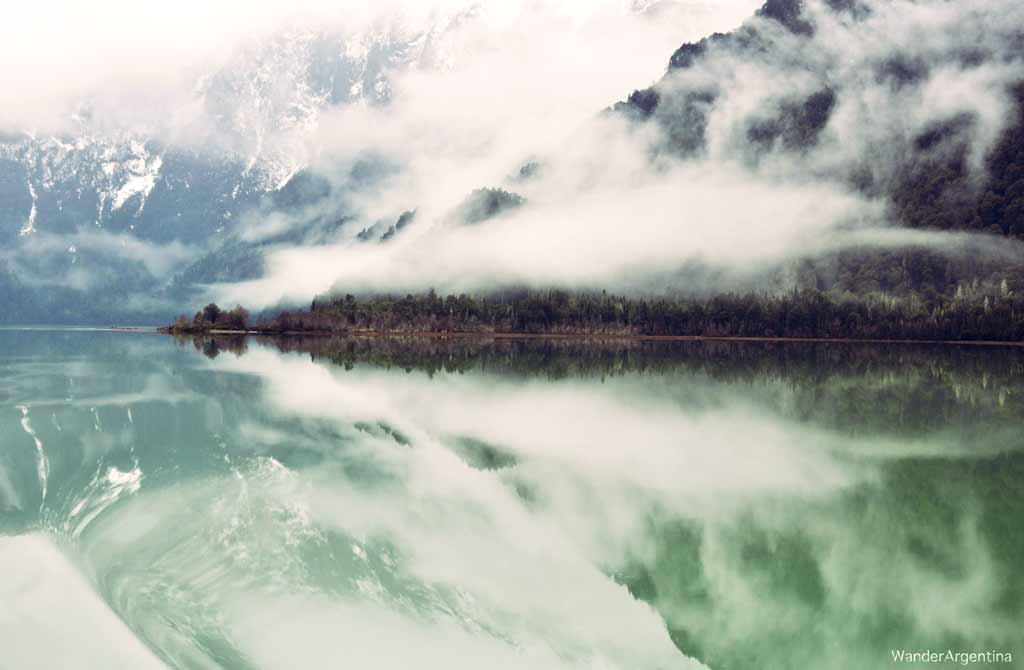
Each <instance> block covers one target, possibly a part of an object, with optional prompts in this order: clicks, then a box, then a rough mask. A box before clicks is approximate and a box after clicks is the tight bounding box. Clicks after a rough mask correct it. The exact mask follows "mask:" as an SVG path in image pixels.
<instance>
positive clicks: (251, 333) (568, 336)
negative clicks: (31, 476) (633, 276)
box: [107, 328, 1024, 347]
mask: <svg viewBox="0 0 1024 670" xmlns="http://www.w3.org/2000/svg"><path fill="white" fill-rule="evenodd" d="M107 330H148V329H145V328H135V329H130V328H109V329H107ZM156 331H157V332H160V333H166V334H169V335H187V336H193V337H195V336H216V335H241V336H243V337H299V336H305V337H341V338H345V337H353V338H355V337H358V338H388V337H418V338H432V339H492V340H609V341H615V340H621V341H624V342H630V341H632V342H751V343H756V342H762V343H779V344H785V343H804V344H911V345H922V344H935V345H940V344H941V345H946V346H949V345H961V346H964V345H966V346H975V347H1024V342H1013V341H999V340H914V339H910V340H896V339H860V338H827V337H753V336H749V337H740V336H715V335H615V334H597V333H479V332H434V331H401V330H387V331H380V330H350V331H344V332H336V331H317V330H289V331H265V330H220V329H216V328H214V329H210V330H204V331H192V332H180V331H179V332H175V331H173V330H170V329H168V328H157V329H156Z"/></svg>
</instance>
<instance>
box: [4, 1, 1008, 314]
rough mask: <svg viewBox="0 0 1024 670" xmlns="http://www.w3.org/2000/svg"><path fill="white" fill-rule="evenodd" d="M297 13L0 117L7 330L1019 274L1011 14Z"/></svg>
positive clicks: (885, 285) (864, 6) (929, 287)
mask: <svg viewBox="0 0 1024 670" xmlns="http://www.w3.org/2000/svg"><path fill="white" fill-rule="evenodd" d="M315 4H316V3H314V5H315ZM305 9H307V10H310V11H309V12H308V16H306V18H305V19H303V20H299V19H296V18H295V17H280V16H271V15H268V16H266V17H262V15H261V17H262V18H264V19H265V21H264V22H263V23H262V24H261V25H265V26H266V29H265V30H262V31H257V33H256V34H257V36H256V37H254V38H251V39H238V38H233V39H231V40H228V39H226V37H225V39H223V40H222V41H223V42H224V44H223V45H220V48H218V49H216V50H211V51H209V52H207V53H208V55H207V56H205V57H204V58H205V60H201V61H197V62H188V63H184V64H182V65H181V67H180V68H177V69H176V70H174V74H173V75H166V76H162V77H160V78H159V83H160V86H159V87H156V86H153V87H152V88H150V87H147V86H144V85H134V84H133V85H126V84H124V82H131V81H135V80H134V79H132V77H133V76H135V75H131V73H130V72H129V71H128V70H126V69H123V68H122V69H118V68H116V67H111V72H112V73H113V74H111V76H110V77H109V78H108V80H103V81H100V80H99V79H96V81H92V80H90V82H89V83H90V85H93V90H94V91H95V92H98V93H93V94H92V95H91V96H90V95H85V94H83V95H81V96H79V97H77V98H75V99H74V100H63V101H61V102H60V104H56V103H54V104H49V103H51V102H52V101H53V94H52V92H50V91H46V90H35V89H32V90H30V93H31V94H32V95H31V96H30V99H31V100H33V101H39V100H42V101H46V102H47V104H45V105H44V104H39V105H38V106H36V107H35V108H34V109H33V113H34V114H35V115H36V116H35V118H36V119H37V121H38V127H37V128H35V129H33V128H32V124H31V123H28V124H26V119H24V118H14V116H13V115H10V113H7V115H10V116H11V118H8V117H7V116H5V117H3V118H2V119H0V121H2V122H3V124H4V126H5V129H4V131H3V135H2V136H0V236H3V238H4V240H5V245H4V251H3V252H0V302H2V304H3V305H4V306H5V307H6V309H5V310H3V311H4V316H3V320H6V321H8V322H32V321H37V322H42V321H46V322H62V321H63V322H70V321H94V322H95V321H99V322H103V321H113V320H119V321H146V320H149V321H152V320H159V319H163V318H165V317H166V316H168V315H170V314H172V313H175V312H178V311H186V310H189V309H191V308H192V307H193V306H194V303H195V302H196V301H198V300H200V299H207V298H214V299H218V300H222V301H226V302H242V303H244V304H246V305H250V306H253V307H256V308H263V307H270V306H273V305H275V304H279V303H281V302H299V303H304V302H306V301H308V300H309V299H310V298H312V297H313V296H314V295H316V294H319V293H323V292H326V291H329V290H332V289H333V290H343V291H383V290H387V291H402V292H406V291H416V290H423V289H426V288H428V287H434V288H436V289H437V290H439V291H461V290H470V289H478V288H487V287H491V286H495V285H517V286H518V285H529V286H537V287H543V286H552V285H553V286H559V287H567V288H585V289H590V288H594V289H603V288H611V289H615V290H625V291H645V292H649V291H653V292H664V291H675V290H687V291H698V292H705V293H706V292H716V291H725V290H747V289H749V288H750V287H756V288H758V289H759V290H788V289H790V288H792V287H793V286H796V285H801V284H802V283H803V284H806V283H808V282H810V283H811V284H812V285H815V286H817V287H819V288H824V289H827V290H842V291H851V292H853V293H855V294H858V295H863V294H867V293H877V292H883V293H885V292H889V293H906V292H908V291H911V292H922V291H923V292H927V291H932V292H937V293H939V294H946V293H950V292H952V291H954V290H955V289H956V288H957V287H958V286H959V284H960V283H961V282H964V281H966V282H970V281H972V280H977V281H979V282H981V283H982V284H983V285H984V284H985V283H986V282H988V283H991V282H996V283H998V282H999V281H1001V280H1008V281H1009V282H1010V284H1011V287H1010V288H1016V284H1015V282H1017V281H1018V280H1019V279H1020V278H1018V277H1017V274H1019V267H1020V260H1021V256H1020V251H1019V249H1018V242H1017V241H1016V238H1018V237H1019V236H1020V235H1021V234H1024V218H1022V217H1024V205H1022V203H1021V197H1022V195H1024V188H1022V187H1021V183H1022V182H1021V178H1022V166H1024V158H1022V155H1021V149H1020V146H1021V144H1022V142H1021V127H1022V126H1024V124H1022V123H1021V105H1020V102H1021V99H1022V98H1024V93H1022V92H1024V89H1022V88H1021V82H1022V81H1024V69H1022V67H1021V54H1022V49H1021V46H1022V45H1024V31H1022V29H1021V28H1020V26H1021V25H1024V9H1022V8H1021V7H1020V6H1019V5H1018V3H1015V2H1012V1H1010V0H985V1H984V2H978V3H970V5H967V4H965V3H956V4H953V3H946V2H939V1H937V0H936V1H929V2H909V1H907V0H894V1H892V2H868V1H863V2H862V1H859V0H827V1H826V0H807V1H806V2H799V1H798V0H770V1H769V2H768V3H766V4H765V5H764V6H762V7H760V8H759V9H758V3H757V2H756V1H755V2H743V1H741V0H736V1H734V2H727V3H721V4H711V3H688V2H647V3H640V2H632V3H613V2H608V3H589V6H588V7H586V8H583V7H582V6H579V7H577V6H574V4H573V3H568V2H561V3H558V2H541V3H522V5H515V6H514V7H513V6H512V5H507V4H504V5H501V6H499V5H498V4H497V3H486V2H484V3H475V4H472V5H464V6H463V5H461V3H452V4H451V6H446V7H439V8H438V9H437V11H434V12H423V15H421V16H416V17H412V16H407V15H402V14H399V13H398V11H397V10H396V9H394V8H390V9H387V10H386V11H384V10H382V11H381V12H379V13H371V12H367V11H366V10H365V8H362V11H357V10H359V9H360V8H358V7H356V6H353V7H345V8H342V9H341V10H338V11H337V12H336V13H334V14H331V13H329V12H328V11H327V9H326V8H321V7H314V6H313V5H311V6H310V7H306V8H305ZM313 10H315V11H313ZM356 17H358V20H357V18H356ZM742 17H747V18H746V20H745V21H744V22H743V25H742V27H740V28H737V27H736V26H737V25H739V23H740V22H741V20H742ZM285 19H287V20H285ZM346 21H347V25H346ZM716 30H717V31H722V32H720V33H715V34H714V35H711V33H713V32H714V31H716ZM726 31H729V32H726ZM236 32H237V29H236ZM213 34H215V33H212V32H211V35H213ZM216 34H220V35H223V36H226V35H228V34H229V33H227V32H224V33H216ZM705 36H707V37H706V38H705V39H701V38H702V37H705ZM197 39H198V38H197ZM207 39H208V41H210V42H216V40H213V39H209V37H207ZM684 42H685V44H684V45H683V46H682V47H680V46H679V45H680V44H683V43H684ZM666 65H667V66H668V67H667V70H666V68H665V66H666ZM97 67H101V66H99V65H98V66H97ZM140 67H143V68H144V66H140ZM152 67H154V68H155V66H152ZM126 73H127V74H126ZM65 74H68V73H65ZM115 75H116V76H115ZM129 75H131V76H129ZM97 82H98V83H97ZM111 82H121V84H122V86H121V88H117V87H116V86H114V84H112V83H111ZM168 82H172V83H168ZM652 82H653V83H652ZM648 84H651V85H649V86H648ZM152 89H159V90H152ZM634 89H635V92H634V93H632V94H631V95H630V94H628V92H629V91H630V90H634ZM112 91H115V92H112ZM616 99H619V100H624V102H622V103H619V104H615V100H616ZM61 105H63V106H61ZM29 108H31V106H30V107H29ZM605 108H607V109H606V111H604V112H602V111H601V110H602V109H605ZM54 109H63V110H66V113H61V114H56V113H54V112H53V110H54ZM1007 238H1010V240H1011V241H1009V242H1007ZM865 259H867V260H865ZM901 272H902V274H900V273H901ZM1015 273H1017V274H1015ZM1021 288H1022V289H1024V284H1022V285H1021ZM1007 290H1010V289H1007Z"/></svg>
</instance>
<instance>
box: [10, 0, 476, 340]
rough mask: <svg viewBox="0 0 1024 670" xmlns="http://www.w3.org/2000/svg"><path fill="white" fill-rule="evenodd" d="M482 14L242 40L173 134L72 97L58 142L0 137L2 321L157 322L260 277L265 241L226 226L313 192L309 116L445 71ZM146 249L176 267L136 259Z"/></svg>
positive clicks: (206, 77) (383, 101) (312, 121)
mask: <svg viewBox="0 0 1024 670" xmlns="http://www.w3.org/2000/svg"><path fill="white" fill-rule="evenodd" d="M479 5H480V3H476V4H474V5H470V6H469V8H468V9H464V10H462V11H458V12H450V13H448V14H439V15H435V16H433V17H432V19H433V20H432V22H431V23H429V24H426V25H409V24H407V23H406V22H404V21H403V19H402V17H386V18H383V19H381V20H379V21H377V22H376V23H374V24H373V25H371V26H370V27H368V28H367V29H366V30H364V31H362V32H356V33H346V32H337V31H327V30H309V29H302V30H299V29H285V30H282V31H281V32H279V33H278V34H275V35H273V36H272V37H271V38H270V39H267V40H263V41H259V42H255V43H250V44H247V45H245V46H244V48H242V49H240V50H239V51H238V52H237V53H235V54H234V55H233V56H232V57H231V58H230V59H229V60H228V61H227V62H226V63H225V64H223V65H222V66H221V67H219V69H217V70H215V71H212V72H208V73H203V74H201V75H199V76H197V77H196V82H195V88H194V91H193V95H192V96H191V98H190V99H189V100H188V101H187V102H188V105H189V114H190V116H189V118H188V120H187V122H185V124H184V125H181V126H168V127H160V128H148V129H144V130H125V129H122V128H119V127H117V126H114V127H113V128H111V124H110V123H108V122H107V120H106V119H103V118H95V116H94V114H93V112H92V110H91V108H90V105H89V103H88V101H84V102H83V103H82V104H81V105H80V106H79V107H78V108H77V109H75V110H74V111H73V113H71V114H70V115H69V117H70V118H69V123H68V125H67V127H66V128H65V129H64V130H62V131H61V132H59V133H56V134H39V133H36V132H33V131H31V130H24V131H20V132H13V133H12V132H7V133H4V134H0V243H2V248H3V249H4V251H3V252H0V300H2V305H3V307H4V309H3V310H0V322H8V323H11V322H13V323H33V322H46V323H53V322H58V323H79V322H87V323H107V322H111V321H120V322H129V323H138V322H154V321H160V320H163V319H164V318H166V315H167V314H168V313H170V311H173V310H176V309H178V308H179V307H180V306H181V305H182V304H187V302H188V296H190V295H191V294H192V292H193V290H194V287H195V286H199V285H202V284H205V283H208V282H212V281H232V280H240V279H246V278H251V277H252V276H254V275H258V274H259V273H260V272H261V270H262V256H261V253H260V251H259V248H260V247H261V246H264V245H265V244H267V243H273V242H274V241H275V240H274V239H273V238H272V237H271V238H269V239H268V238H264V239H261V240H259V241H258V242H253V241H251V240H247V239H245V235H243V234H242V233H244V224H239V220H240V219H243V218H244V217H245V215H246V214H247V213H251V212H254V211H260V210H261V208H262V209H263V210H267V209H271V210H273V209H287V208H289V207H291V208H295V207H300V206H301V204H302V203H303V202H306V201H307V200H309V198H310V197H312V196H311V194H310V193H307V192H303V193H302V197H301V198H296V196H295V194H296V192H300V191H304V190H308V186H309V182H310V181H311V180H313V181H315V180H316V178H315V177H312V176H311V175H308V174H304V173H303V167H304V165H305V162H306V160H308V159H309V151H308V143H309V141H310V138H311V137H312V133H313V132H314V131H315V129H316V127H317V124H318V121H319V118H320V116H321V115H322V114H323V113H324V112H325V111H328V110H331V109H334V108H338V107H342V106H346V105H371V106H372V105H387V104H388V102H389V98H390V95H391V84H390V79H389V78H390V77H391V76H393V75H394V74H395V73H397V72H402V71H406V70H409V69H416V68H424V69H429V68H445V67H451V66H452V64H453V63H454V62H456V61H457V60H458V58H460V57H461V54H460V53H459V52H458V47H459V44H458V43H457V40H455V39H454V37H453V36H454V34H455V32H456V31H457V29H458V28H459V26H460V25H461V24H462V23H464V22H466V21H472V20H474V17H475V16H476V15H477V14H479V12H480V11H481V8H480V6H479ZM178 112H180V110H168V116H169V117H171V116H174V115H176V114H177V113H178ZM358 170H359V168H358V166H357V168H355V171H356V172H358ZM321 182H322V180H321ZM320 185H321V187H322V186H323V184H322V183H321V184H320ZM320 195H321V196H322V195H324V194H323V193H321V194H320ZM339 219H344V213H340V214H339V215H338V217H335V220H334V221H332V222H331V225H334V226H335V227H336V225H337V223H338V220H339ZM316 227H317V229H318V230H319V233H320V234H324V227H325V226H324V225H323V224H322V222H320V223H319V224H318V225H317V226H316ZM327 228H330V225H328V226H327ZM296 235H297V233H296V232H295V231H292V238H295V237H296ZM277 241H280V240H277ZM126 248H129V249H135V252H134V253H132V252H129V253H125V249H126ZM175 250H177V251H179V253H174V251H175ZM158 255H161V256H168V255H169V256H171V257H173V258H174V259H175V261H176V262H174V263H171V264H167V263H159V264H156V265H154V264H152V263H149V264H147V262H146V261H147V259H148V258H149V257H155V256H158ZM125 294H129V295H134V296H146V297H145V298H142V297H139V298H138V299H136V300H133V301H129V302H126V301H125V300H124V295H125Z"/></svg>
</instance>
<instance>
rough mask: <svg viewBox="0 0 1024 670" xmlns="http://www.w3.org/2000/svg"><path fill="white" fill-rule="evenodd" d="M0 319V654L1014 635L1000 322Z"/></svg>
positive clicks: (1011, 361)
mask: <svg viewBox="0 0 1024 670" xmlns="http://www.w3.org/2000/svg"><path fill="white" fill-rule="evenodd" d="M0 345H2V346H0V351H3V352H4V353H3V354H2V355H0V369H2V372H3V378H4V379H5V384H4V386H3V388H2V389H0V402H2V405H3V407H4V408H5V409H4V411H3V414H2V417H3V419H2V423H0V568H2V569H4V570H5V572H6V573H8V574H17V572H16V571H19V570H20V571H21V572H22V573H24V571H25V570H26V569H27V567H26V566H36V569H37V571H39V572H40V575H41V577H40V579H39V580H36V581H35V582H34V583H33V585H28V586H27V585H26V584H25V583H21V582H16V583H15V584H14V585H13V586H0V602H2V603H7V604H11V605H12V607H10V608H8V612H7V613H6V614H5V613H0V645H2V646H3V647H4V648H5V649H7V650H8V651H7V652H6V655H7V657H8V658H9V659H10V660H12V662H14V663H15V666H13V667H45V666H46V665H47V663H46V662H45V660H46V659H47V658H48V656H47V655H48V654H53V653H56V650H55V647H57V646H59V645H60V644H62V643H66V647H67V648H74V645H76V644H77V645H79V648H81V649H82V650H83V658H82V660H81V661H80V662H79V665H83V666H85V667H116V665H117V663H118V662H120V663H123V666H122V667H142V666H143V665H144V663H146V662H151V663H152V664H153V665H154V667H159V666H160V665H168V666H171V667H177V668H291V667H332V666H338V665H342V664H344V665H346V666H348V665H352V666H354V667H359V666H360V665H362V666H366V667H373V668H409V667H422V668H437V667H445V668H479V667H489V668H495V667H496V668H624V669H630V670H636V669H643V668H690V667H702V666H707V667H710V668H758V669H771V668H786V669H791V668H812V667H829V668H857V669H858V670H859V669H862V668H869V667H883V666H884V665H887V664H888V663H891V662H892V661H891V655H890V650H891V649H923V648H932V649H947V648H951V649H964V650H988V649H996V650H1002V651H1010V652H1013V653H1014V654H1015V659H1016V657H1017V656H1019V655H1020V654H1024V644H1022V643H1024V632H1022V629H1021V626H1020V622H1021V621H1022V620H1024V577H1022V568H1021V566H1022V565H1024V529H1022V528H1021V519H1024V485H1022V484H1021V475H1022V474H1024V458H1022V452H1021V447H1022V446H1024V433H1022V431H1021V428H1022V422H1024V350H1021V349H1013V348H979V347H946V346H929V347H912V346H888V347H875V346H867V345H842V346H838V345H825V344H803V343H798V344H781V343H778V344H751V343H725V342H689V343H671V342H656V343H655V342H627V341H612V342H585V341H574V340H554V341H548V340H493V341H491V340H484V339H467V340H445V339H433V338H405V339H402V338H397V339H395V338H392V339H369V338H367V339H358V338H348V339H330V338H289V339H283V340H278V341H272V340H263V339H249V340H245V339H219V340H211V339H205V340H203V339H200V340H196V341H194V342H193V341H191V340H183V341H179V342H175V341H174V340H173V339H171V338H168V337H165V336H160V335H155V334H148V333H137V334H126V333H100V332H31V333H30V332H19V331H6V332H0ZM197 351H198V352H201V353H203V354H205V356H201V355H198V354H197V353H196V352H197ZM40 557H43V558H40ZM51 564H52V569H51V567H48V566H51ZM26 574H27V573H26ZM76 580H77V581H76ZM79 581H80V582H81V584H79V583H78V582H79ZM54 582H57V584H56V589H57V590H56V593H62V592H63V593H64V598H63V604H64V605H65V610H66V611H65V612H64V613H60V614H58V613H55V612H54V610H53V608H52V607H51V606H50V605H51V604H52V602H54V601H55V600H58V601H60V600H61V599H59V598H56V596H55V595H54V594H53V593H51V591H52V590H53V589H54V588H55V584H54ZM47 589H50V591H48V590H47ZM96 596H98V598H97V597H96ZM98 608H101V609H102V610H104V611H106V612H107V613H108V614H107V616H108V619H103V620H102V621H101V620H100V619H99V618H97V616H93V614H91V613H93V612H95V611H97V609H98ZM110 613H112V615H113V616H110ZM87 614H88V616H87ZM91 622H95V623H91ZM58 624H59V625H58ZM68 626H81V627H88V626H95V627H96V628H95V630H89V629H85V630H78V631H77V632H74V633H72V632H68V631H67V630H66V629H67V627H68ZM101 626H102V628H101ZM118 627H120V628H118ZM115 629H117V630H118V631H120V632H117V633H116V634H115V632H112V631H114V630H115ZM55 635H56V636H57V641H54V636H55ZM90 635H96V636H100V637H101V639H110V640H113V641H117V640H120V642H112V644H116V646H114V648H108V649H106V651H105V652H101V651H97V650H96V649H95V645H92V646H90V645H89V644H87V640H88V639H89V636H90ZM61 636H63V637H61ZM118 636H120V637H118ZM139 659H147V660H144V661H140V660H139ZM57 665H59V663H57ZM911 667H913V666H911Z"/></svg>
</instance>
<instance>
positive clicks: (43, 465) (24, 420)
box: [18, 405, 50, 509]
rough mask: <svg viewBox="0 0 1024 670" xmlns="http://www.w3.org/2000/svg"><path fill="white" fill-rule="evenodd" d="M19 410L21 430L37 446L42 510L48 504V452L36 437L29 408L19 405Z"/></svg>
mask: <svg viewBox="0 0 1024 670" xmlns="http://www.w3.org/2000/svg"><path fill="white" fill-rule="evenodd" d="M18 409H19V410H21V428H22V430H24V431H25V432H26V433H27V434H28V436H29V437H31V438H32V441H33V442H35V445H36V471H37V472H38V474H39V489H40V490H41V491H42V493H43V496H42V498H41V499H40V501H39V507H40V509H41V508H42V507H43V503H45V502H46V483H47V480H48V479H49V477H50V463H49V461H48V460H46V451H45V450H44V449H43V442H42V440H40V439H39V436H38V435H36V431H35V430H34V429H33V428H32V423H31V421H29V418H28V407H27V406H25V405H18Z"/></svg>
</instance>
